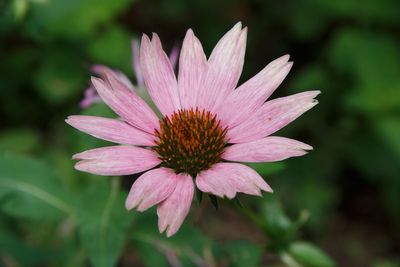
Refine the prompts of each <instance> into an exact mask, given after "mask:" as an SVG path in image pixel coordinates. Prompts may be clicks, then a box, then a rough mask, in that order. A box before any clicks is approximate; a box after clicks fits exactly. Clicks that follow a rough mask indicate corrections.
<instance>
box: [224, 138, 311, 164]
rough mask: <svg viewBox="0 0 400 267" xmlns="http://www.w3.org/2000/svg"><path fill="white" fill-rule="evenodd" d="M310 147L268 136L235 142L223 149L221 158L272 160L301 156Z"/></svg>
mask: <svg viewBox="0 0 400 267" xmlns="http://www.w3.org/2000/svg"><path fill="white" fill-rule="evenodd" d="M311 149H312V147H311V146H309V145H307V144H305V143H302V142H299V141H296V140H293V139H289V138H284V137H278V136H269V137H265V138H262V139H259V140H256V141H252V142H249V143H242V144H235V145H232V146H229V147H227V148H226V149H225V152H224V154H223V155H222V158H223V159H225V160H230V161H242V162H272V161H280V160H284V159H287V158H290V157H298V156H303V155H304V154H306V153H307V151H306V150H311Z"/></svg>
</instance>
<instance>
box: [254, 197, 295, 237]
mask: <svg viewBox="0 0 400 267" xmlns="http://www.w3.org/2000/svg"><path fill="white" fill-rule="evenodd" d="M260 216H261V220H262V221H263V222H264V225H265V227H266V230H267V232H268V234H269V235H270V237H271V238H272V239H273V240H280V241H283V242H286V240H285V236H286V233H287V231H288V230H289V229H290V227H291V226H292V221H291V220H290V219H289V218H288V217H287V216H286V214H285V213H284V211H283V208H282V206H281V204H280V203H279V201H278V200H277V199H276V197H274V196H269V195H268V196H264V199H263V201H262V205H261V206H260ZM278 245H279V244H278Z"/></svg>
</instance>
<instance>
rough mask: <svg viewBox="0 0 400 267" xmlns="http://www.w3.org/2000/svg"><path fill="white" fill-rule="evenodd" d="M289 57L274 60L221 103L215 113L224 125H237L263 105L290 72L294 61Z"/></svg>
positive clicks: (230, 126)
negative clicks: (289, 60)
mask: <svg viewBox="0 0 400 267" xmlns="http://www.w3.org/2000/svg"><path fill="white" fill-rule="evenodd" d="M288 59H289V56H288V55H286V56H283V57H280V58H278V59H276V60H274V61H272V62H271V63H270V64H268V65H267V66H266V67H265V68H264V69H263V70H262V71H260V72H259V73H258V74H257V75H256V76H254V77H253V78H251V79H250V80H248V81H247V82H245V83H244V84H242V85H241V86H239V88H237V89H236V90H234V91H233V92H232V93H230V94H229V96H228V97H227V98H226V99H225V100H224V101H222V102H221V103H220V104H219V106H218V108H216V109H215V113H216V114H218V117H219V118H220V119H221V122H222V124H223V126H227V127H229V128H232V127H234V126H236V125H237V124H239V123H241V122H243V121H244V120H246V119H247V118H249V117H251V116H252V115H253V113H254V112H255V111H256V110H258V109H259V108H260V107H261V106H262V105H263V103H264V102H265V100H267V98H268V97H269V96H270V95H271V94H272V93H273V92H274V91H275V90H276V88H278V86H279V85H280V84H281V83H282V81H283V80H284V79H285V77H286V75H287V74H288V73H289V71H290V69H291V67H292V65H293V62H288ZM238 110H240V112H238Z"/></svg>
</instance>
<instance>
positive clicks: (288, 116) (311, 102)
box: [227, 91, 321, 143]
mask: <svg viewBox="0 0 400 267" xmlns="http://www.w3.org/2000/svg"><path fill="white" fill-rule="evenodd" d="M320 93H321V92H320V91H307V92H303V93H299V94H295V95H291V96H287V97H281V98H277V99H274V100H271V101H268V102H266V103H265V104H264V105H263V106H262V107H261V108H260V109H258V110H257V111H256V112H255V113H254V114H253V115H252V116H251V117H250V118H248V119H247V120H246V121H244V122H242V123H241V124H239V125H237V126H235V127H233V128H232V129H229V131H228V133H227V138H228V139H229V142H230V143H246V142H250V141H254V140H257V139H260V138H263V137H265V136H268V135H271V134H273V133H274V132H276V131H278V130H280V129H282V128H283V127H285V126H286V125H288V124H289V123H291V122H292V121H294V120H295V119H297V118H298V117H299V116H300V115H301V114H303V113H304V112H306V111H307V110H309V109H311V108H312V107H314V106H315V105H316V104H318V101H317V100H315V99H314V97H316V96H317V95H318V94H320Z"/></svg>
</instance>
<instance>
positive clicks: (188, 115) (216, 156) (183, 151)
mask: <svg viewBox="0 0 400 267" xmlns="http://www.w3.org/2000/svg"><path fill="white" fill-rule="evenodd" d="M226 132H227V129H226V128H225V129H224V128H222V126H221V122H220V120H218V119H217V117H216V115H214V114H212V113H211V112H209V111H206V110H204V109H203V110H199V109H198V108H196V109H181V110H179V111H177V112H174V113H173V114H172V115H171V116H167V117H165V118H164V119H163V120H161V121H160V130H156V131H155V135H156V136H157V137H158V140H156V146H155V147H153V149H154V150H155V151H156V152H157V153H158V155H159V158H160V159H161V161H162V163H161V165H162V166H163V167H168V168H171V169H173V170H175V172H176V173H182V172H184V173H188V174H190V175H192V176H195V175H196V174H197V173H199V172H200V171H203V170H207V169H208V168H210V167H211V166H212V165H213V164H215V163H217V162H220V161H221V155H222V153H223V152H224V149H225V147H226V144H227V140H226Z"/></svg>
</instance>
